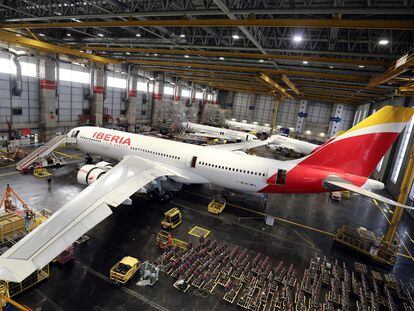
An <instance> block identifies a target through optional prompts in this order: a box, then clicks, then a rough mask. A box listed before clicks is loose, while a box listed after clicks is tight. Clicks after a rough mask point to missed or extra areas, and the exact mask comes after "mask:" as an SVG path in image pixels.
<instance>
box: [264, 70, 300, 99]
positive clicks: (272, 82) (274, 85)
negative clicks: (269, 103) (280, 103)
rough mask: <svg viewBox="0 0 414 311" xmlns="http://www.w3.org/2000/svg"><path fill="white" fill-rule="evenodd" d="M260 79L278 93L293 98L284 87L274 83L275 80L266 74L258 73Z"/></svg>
mask: <svg viewBox="0 0 414 311" xmlns="http://www.w3.org/2000/svg"><path fill="white" fill-rule="evenodd" d="M260 79H262V80H263V81H264V82H266V83H267V84H268V85H270V86H271V87H272V88H274V89H275V90H276V91H277V92H278V93H280V94H281V95H282V96H286V97H289V98H293V96H292V95H290V94H289V93H288V92H287V91H286V89H284V88H283V87H281V86H280V85H279V84H278V83H276V82H275V81H273V80H272V79H271V78H270V77H268V76H267V75H265V74H264V73H261V74H260Z"/></svg>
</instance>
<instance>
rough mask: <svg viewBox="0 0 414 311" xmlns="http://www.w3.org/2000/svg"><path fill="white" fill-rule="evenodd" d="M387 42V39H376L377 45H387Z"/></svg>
mask: <svg viewBox="0 0 414 311" xmlns="http://www.w3.org/2000/svg"><path fill="white" fill-rule="evenodd" d="M388 43H389V41H388V39H381V40H379V41H378V44H379V45H387V44H388Z"/></svg>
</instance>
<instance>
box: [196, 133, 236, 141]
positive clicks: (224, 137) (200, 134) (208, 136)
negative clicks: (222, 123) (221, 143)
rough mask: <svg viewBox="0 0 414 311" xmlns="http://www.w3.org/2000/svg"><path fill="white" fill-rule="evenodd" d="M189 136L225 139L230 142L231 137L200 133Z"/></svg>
mask: <svg viewBox="0 0 414 311" xmlns="http://www.w3.org/2000/svg"><path fill="white" fill-rule="evenodd" d="M190 135H191V136H199V137H207V138H218V139H222V140H223V139H226V140H232V138H231V137H229V136H226V135H220V134H213V133H201V132H195V133H190Z"/></svg>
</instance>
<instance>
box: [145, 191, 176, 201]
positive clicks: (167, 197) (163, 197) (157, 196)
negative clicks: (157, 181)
mask: <svg viewBox="0 0 414 311" xmlns="http://www.w3.org/2000/svg"><path fill="white" fill-rule="evenodd" d="M147 197H148V199H150V200H154V201H155V200H157V201H158V202H160V203H168V202H169V201H171V199H172V193H171V192H170V191H164V190H160V189H154V190H151V191H150V192H148V193H147Z"/></svg>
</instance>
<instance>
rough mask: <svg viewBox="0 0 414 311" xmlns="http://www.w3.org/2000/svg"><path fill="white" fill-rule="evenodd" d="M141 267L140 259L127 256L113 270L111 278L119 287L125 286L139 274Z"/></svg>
mask: <svg viewBox="0 0 414 311" xmlns="http://www.w3.org/2000/svg"><path fill="white" fill-rule="evenodd" d="M140 266H141V263H140V261H139V260H138V259H136V258H134V257H131V256H125V257H124V258H122V260H121V261H119V262H117V263H116V264H115V265H114V266H113V267H112V268H111V270H110V272H109V278H110V279H111V280H112V281H113V282H114V283H115V284H117V285H124V284H125V283H126V282H128V281H129V280H130V279H131V278H132V277H133V276H134V275H135V273H137V271H138V270H139V268H140Z"/></svg>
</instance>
